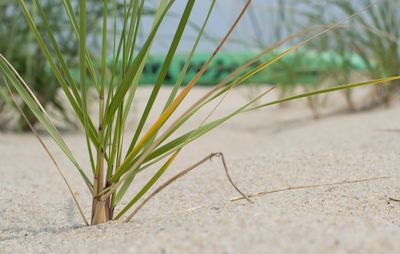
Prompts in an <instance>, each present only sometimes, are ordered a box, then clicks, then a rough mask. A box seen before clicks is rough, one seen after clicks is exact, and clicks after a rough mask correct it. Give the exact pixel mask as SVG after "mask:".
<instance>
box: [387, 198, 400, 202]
mask: <svg viewBox="0 0 400 254" xmlns="http://www.w3.org/2000/svg"><path fill="white" fill-rule="evenodd" d="M389 200H390V201H394V202H400V199H398V198H389Z"/></svg>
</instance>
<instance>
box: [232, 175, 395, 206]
mask: <svg viewBox="0 0 400 254" xmlns="http://www.w3.org/2000/svg"><path fill="white" fill-rule="evenodd" d="M389 178H391V177H389V176H382V177H373V178H366V179H359V180H351V181H350V180H346V181H341V182H333V183H322V184H312V185H300V186H288V187H285V188H280V189H275V190H270V191H261V192H257V193H253V194H248V195H247V196H248V197H249V198H251V197H258V196H264V195H268V194H272V193H276V192H281V191H289V190H298V189H308V188H318V187H326V186H336V185H343V184H352V183H362V182H370V181H376V180H383V179H389ZM242 199H243V197H235V198H231V201H238V200H242ZM399 202H400V200H399Z"/></svg>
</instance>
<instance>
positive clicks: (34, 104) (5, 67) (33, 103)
mask: <svg viewBox="0 0 400 254" xmlns="http://www.w3.org/2000/svg"><path fill="white" fill-rule="evenodd" d="M0 69H1V70H2V71H3V73H4V74H5V76H6V77H7V79H8V80H9V81H10V83H11V85H12V86H13V87H14V88H15V89H16V91H17V92H18V94H19V95H20V97H21V99H22V100H23V101H24V102H25V103H26V104H27V106H28V107H29V109H30V110H31V111H32V113H33V114H34V115H35V117H36V118H37V119H38V120H39V122H40V123H41V124H42V125H43V127H44V128H45V129H46V131H47V132H48V133H49V135H50V136H51V137H52V139H53V140H54V142H55V143H56V144H57V145H58V147H59V148H60V149H61V150H62V151H63V152H64V154H65V155H66V156H67V157H68V159H69V160H70V161H71V162H72V164H73V165H74V166H75V167H76V168H77V170H78V171H79V173H80V174H81V176H82V178H83V180H84V181H85V183H86V185H87V187H88V188H89V191H90V192H92V185H91V182H90V180H89V178H88V177H87V175H86V174H85V172H84V171H83V169H82V168H81V166H80V165H79V163H78V162H77V161H76V159H75V157H74V156H73V154H72V152H71V150H70V149H69V148H68V146H67V145H66V144H65V142H64V140H63V139H62V138H61V136H60V134H59V132H58V130H57V128H56V127H55V126H54V125H53V123H52V122H51V121H50V120H49V117H48V115H47V113H46V110H45V109H44V108H43V107H42V105H41V104H40V102H39V101H38V99H37V98H36V97H35V95H34V94H33V92H32V91H31V89H30V88H29V86H28V85H27V84H26V83H25V81H24V80H23V79H22V77H21V76H20V75H19V74H18V72H17V71H16V70H15V69H14V67H13V66H12V65H11V64H10V63H9V62H8V61H7V59H5V58H4V56H3V55H2V54H1V53H0Z"/></svg>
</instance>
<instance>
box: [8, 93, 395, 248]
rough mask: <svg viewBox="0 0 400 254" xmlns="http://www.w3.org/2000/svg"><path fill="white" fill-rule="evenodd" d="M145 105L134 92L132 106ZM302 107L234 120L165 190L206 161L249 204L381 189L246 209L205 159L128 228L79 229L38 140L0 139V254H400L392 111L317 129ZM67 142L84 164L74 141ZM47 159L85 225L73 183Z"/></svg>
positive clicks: (333, 120)
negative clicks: (216, 155)
mask: <svg viewBox="0 0 400 254" xmlns="http://www.w3.org/2000/svg"><path fill="white" fill-rule="evenodd" d="M203 92H204V89H197V90H195V91H194V94H193V96H195V97H196V96H199V95H201V94H202V93H203ZM162 93H163V94H164V96H166V94H167V91H165V90H163V91H162ZM244 93H245V91H243V90H240V91H234V92H233V93H232V94H231V95H230V97H229V98H227V103H224V104H223V105H222V106H221V107H220V110H219V114H223V113H227V112H229V111H231V110H232V109H234V108H235V107H236V106H238V105H239V104H240V103H242V102H245V98H246V97H245V96H243V94H244ZM146 94H148V89H142V90H141V93H140V94H139V95H140V96H141V97H140V98H141V101H143V99H144V98H145V97H146ZM335 100H336V99H335ZM335 100H334V101H335ZM332 103H333V101H332ZM303 104H304V102H301V103H300V102H299V103H297V104H296V105H291V106H289V107H287V108H283V109H279V108H271V109H265V110H261V111H257V112H252V113H248V114H244V115H241V116H239V117H237V118H235V119H233V120H232V121H231V122H229V123H227V124H225V125H223V126H221V127H220V128H219V129H217V130H215V131H213V132H212V133H210V134H209V135H208V136H206V137H203V138H202V139H200V140H199V141H196V142H194V143H192V144H190V145H189V146H188V147H187V148H186V149H185V150H184V153H183V154H182V156H181V157H180V158H179V159H178V161H177V162H176V164H175V165H174V166H173V167H172V168H171V169H170V171H169V172H167V173H166V175H165V176H163V178H162V180H165V179H167V178H168V176H171V175H173V174H174V173H176V172H178V171H179V170H180V169H183V168H185V167H187V166H189V165H191V164H193V163H194V162H196V161H198V160H200V159H202V158H203V157H204V156H206V155H207V154H209V153H210V152H224V154H225V156H226V158H227V160H228V166H229V168H230V171H231V174H232V177H233V178H234V180H235V181H236V183H237V184H238V185H239V186H240V187H241V188H242V189H243V190H244V191H245V192H246V193H253V192H258V191H268V190H273V189H276V188H282V187H287V186H297V185H309V184H319V183H330V182H338V181H339V182H340V181H345V180H349V181H351V180H357V179H365V178H371V177H381V176H389V177H390V178H389V179H382V180H375V181H369V182H361V183H352V184H344V185H340V186H327V187H319V188H310V189H298V190H290V191H283V192H278V193H272V194H269V195H266V196H262V197H255V198H253V201H254V204H250V203H247V202H246V201H237V202H231V201H230V198H232V197H235V196H237V193H235V191H234V190H233V188H232V187H231V186H230V185H229V183H228V181H227V180H226V177H225V175H224V171H223V168H222V165H221V163H220V161H218V159H214V160H212V161H211V162H208V163H206V164H204V165H202V166H201V167H200V168H198V169H197V170H196V171H193V172H192V173H190V174H189V175H188V176H186V177H185V178H182V179H181V180H179V181H177V182H175V183H174V184H173V185H171V186H170V187H169V188H168V189H166V190H164V191H163V192H162V193H160V194H159V195H158V196H156V197H155V198H154V199H153V200H151V201H150V202H149V203H148V204H147V205H146V206H145V208H144V209H142V210H141V211H140V212H139V213H138V214H137V216H136V217H135V218H134V219H133V221H131V222H130V223H127V224H121V223H116V222H114V223H110V224H107V225H101V226H94V227H84V226H83V224H82V222H81V219H80V217H79V214H78V212H77V210H76V209H75V207H74V205H73V202H72V199H71V198H70V197H69V195H68V193H67V190H66V188H65V187H64V185H63V182H62V180H61V179H60V177H59V176H58V174H57V172H56V170H55V169H54V167H53V165H52V164H51V163H50V162H49V160H48V159H47V157H46V154H45V153H44V151H43V149H42V148H41V147H40V145H39V144H38V142H37V141H36V140H35V138H34V137H33V136H32V135H28V134H26V135H16V134H12V133H3V134H0V162H1V163H0V175H1V178H0V190H1V195H0V253H400V202H394V201H389V197H394V198H396V197H397V198H400V170H399V165H400V154H399V151H400V142H399V141H400V132H398V131H395V130H396V129H400V107H395V108H393V109H390V110H386V109H378V110H374V111H369V112H362V113H357V114H345V113H336V114H335V113H332V114H330V116H329V117H323V118H322V119H320V120H318V121H314V120H312V119H311V118H310V113H309V111H308V110H307V109H306V108H305V107H304V106H303ZM335 105H338V102H337V101H336V103H335ZM159 106H160V107H162V105H159ZM137 107H138V109H140V108H141V107H143V105H142V104H141V102H139V104H137ZM339 109H340V108H339ZM336 110H337V108H336V109H335V110H333V111H332V112H336ZM132 121H134V118H133V120H132ZM196 121H197V122H199V121H201V117H198V118H196V119H195V120H194V123H193V124H195V123H196ZM65 138H66V141H67V143H68V144H69V145H70V146H71V149H72V150H73V152H74V153H75V154H76V156H77V157H78V159H79V160H81V161H85V160H84V158H85V155H86V153H85V148H84V140H83V135H82V133H66V134H65ZM45 140H46V141H49V138H48V137H45ZM50 147H51V148H52V150H53V151H55V152H54V154H55V156H56V157H57V158H58V160H59V162H60V164H61V166H62V168H63V169H64V171H65V172H66V175H67V177H68V178H69V179H70V181H71V183H72V185H73V187H74V188H75V190H76V191H77V192H78V196H79V199H80V200H81V201H82V203H84V204H85V205H84V208H85V211H86V212H87V213H89V211H90V206H89V204H90V199H89V198H90V197H89V195H88V194H87V193H86V191H85V189H84V188H83V184H82V181H81V180H80V178H79V176H78V174H76V172H75V171H74V170H72V166H71V165H70V163H69V162H68V161H67V160H66V159H65V158H64V157H63V156H62V153H61V152H59V151H58V150H57V149H56V148H55V146H54V145H50ZM149 173H151V172H145V173H144V174H143V176H142V177H141V178H138V185H140V184H142V183H144V181H145V180H146V179H147V178H146V176H149Z"/></svg>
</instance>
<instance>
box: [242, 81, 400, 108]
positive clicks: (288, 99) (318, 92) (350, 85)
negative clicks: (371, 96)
mask: <svg viewBox="0 0 400 254" xmlns="http://www.w3.org/2000/svg"><path fill="white" fill-rule="evenodd" d="M397 79H400V76H394V77H387V78H381V79H374V80H368V81H364V82H357V83H350V84H345V85H339V86H334V87H329V88H326V89H321V90H317V91H312V92H308V93H302V94H299V95H295V96H290V97H287V98H283V99H279V100H275V101H272V102H268V103H265V104H262V105H259V106H256V107H252V108H250V109H248V110H247V111H253V110H256V109H260V108H263V107H267V106H271V105H275V104H279V103H282V102H286V101H291V100H296V99H300V98H304V97H309V96H313V95H318V94H323V93H329V92H333V91H338V90H343V89H350V88H355V87H359V86H364V85H372V84H379V83H384V82H388V81H393V80H397Z"/></svg>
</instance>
